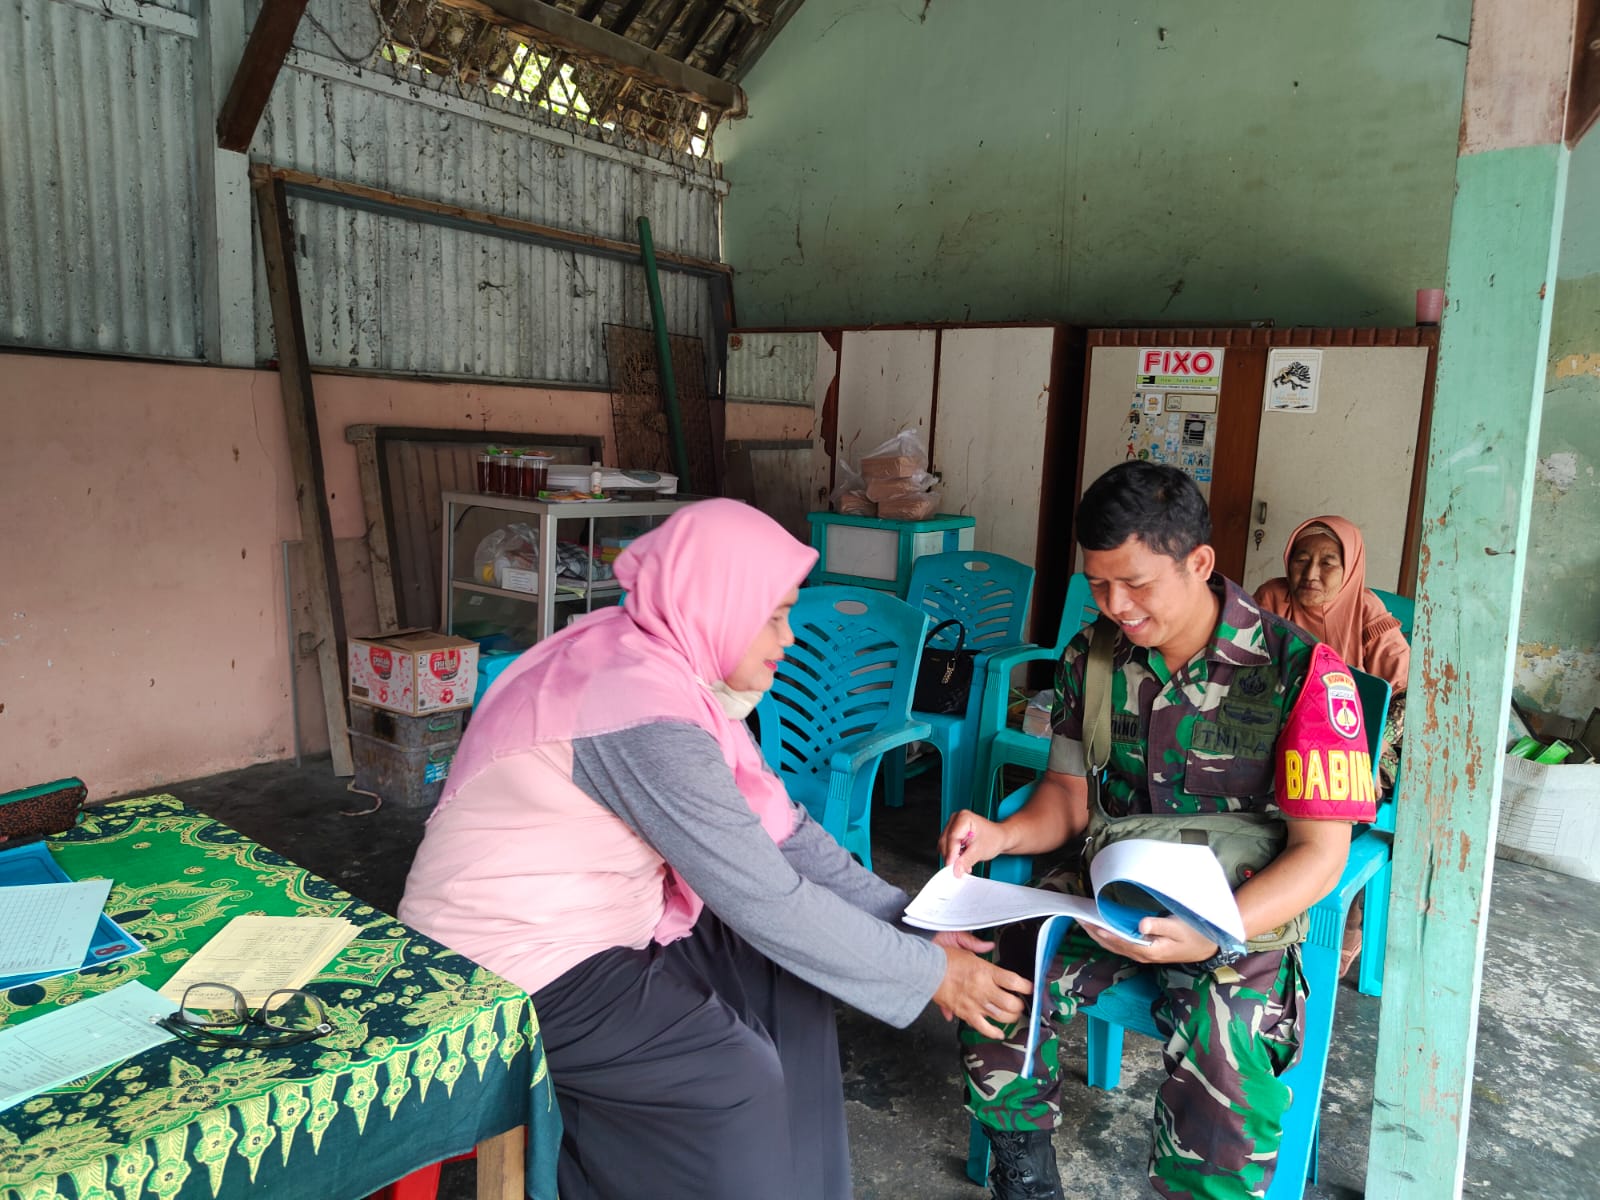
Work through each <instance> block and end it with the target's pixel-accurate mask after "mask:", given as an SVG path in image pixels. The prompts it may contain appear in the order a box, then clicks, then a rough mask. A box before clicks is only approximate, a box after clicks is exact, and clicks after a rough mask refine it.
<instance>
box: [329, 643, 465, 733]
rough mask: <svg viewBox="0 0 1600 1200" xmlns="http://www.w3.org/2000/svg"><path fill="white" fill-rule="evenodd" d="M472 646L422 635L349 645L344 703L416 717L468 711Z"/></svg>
mask: <svg viewBox="0 0 1600 1200" xmlns="http://www.w3.org/2000/svg"><path fill="white" fill-rule="evenodd" d="M477 686H478V643H477V642H474V641H472V640H470V639H468V638H460V637H451V636H449V635H448V634H443V633H434V632H433V631H431V630H426V629H406V630H402V631H401V632H399V633H390V634H384V635H383V636H382V637H370V638H351V639H350V698H351V699H352V700H359V701H360V702H361V703H363V704H370V705H372V706H373V707H374V708H387V709H388V710H389V711H391V712H397V713H405V714H406V715H407V716H416V715H417V714H419V713H430V712H440V711H442V710H443V709H447V708H471V707H472V697H473V694H474V692H475V691H476V690H477Z"/></svg>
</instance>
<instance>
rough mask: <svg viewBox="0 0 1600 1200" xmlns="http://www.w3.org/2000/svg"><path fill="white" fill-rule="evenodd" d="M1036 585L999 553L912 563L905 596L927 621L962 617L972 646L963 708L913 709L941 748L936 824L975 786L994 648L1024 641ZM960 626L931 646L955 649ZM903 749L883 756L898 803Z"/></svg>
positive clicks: (1029, 571) (890, 792)
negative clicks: (949, 710)
mask: <svg viewBox="0 0 1600 1200" xmlns="http://www.w3.org/2000/svg"><path fill="white" fill-rule="evenodd" d="M1032 590H1033V568H1032V567H1030V566H1028V565H1027V564H1025V563H1020V562H1018V561H1017V560H1016V559H1014V558H1007V557H1006V556H1005V555H1003V554H986V553H984V552H982V551H978V550H954V551H950V552H947V553H945V554H926V555H923V556H922V557H921V558H919V559H917V560H916V563H915V564H914V565H913V566H912V569H911V584H910V587H909V588H908V589H907V592H906V603H907V604H909V605H911V607H912V608H917V609H921V610H922V611H923V612H925V613H926V614H927V615H928V629H929V631H930V634H932V630H933V629H934V628H935V627H936V626H937V625H938V624H939V622H941V621H950V620H955V621H960V622H961V623H962V625H963V626H965V628H966V648H967V649H968V650H972V651H975V652H976V653H977V657H976V658H975V659H974V661H973V671H972V690H971V691H970V692H969V693H968V694H967V707H966V710H965V711H964V712H960V713H949V714H945V713H926V712H918V711H916V710H915V709H913V710H912V716H913V717H914V718H915V719H916V720H918V721H923V722H925V723H926V724H927V725H928V727H929V728H930V729H931V730H932V731H933V732H932V734H931V735H930V736H929V737H928V738H927V739H926V740H927V741H929V742H931V743H932V744H933V746H934V747H935V748H936V749H937V750H938V751H939V759H940V764H941V767H940V777H939V828H941V829H943V828H944V826H945V824H946V823H947V822H948V821H949V820H950V817H951V815H952V814H953V813H954V812H955V811H956V809H958V808H961V807H964V806H965V805H966V804H967V802H968V797H969V796H971V794H972V773H973V769H974V764H975V761H976V753H975V751H976V746H977V742H978V724H979V714H980V711H981V709H982V707H983V705H982V700H983V689H984V688H985V687H986V686H988V684H987V680H988V672H987V670H986V668H987V665H988V661H989V658H990V656H991V655H992V654H994V653H996V652H1001V651H1008V650H1013V649H1016V648H1018V647H1019V646H1021V645H1022V644H1024V643H1023V639H1024V637H1025V636H1026V632H1027V628H1028V596H1029V593H1030V592H1032ZM956 641H957V632H956V630H954V629H943V630H940V631H939V632H938V634H937V635H932V636H931V637H930V640H929V641H928V643H927V644H928V646H930V647H937V648H938V649H941V650H953V649H955V646H956ZM905 777H906V764H905V756H904V755H901V754H892V755H890V756H889V758H888V759H887V760H886V762H885V764H884V777H883V792H884V800H885V802H886V803H887V804H889V805H890V806H891V807H899V805H900V804H901V802H902V800H903V798H904V795H905Z"/></svg>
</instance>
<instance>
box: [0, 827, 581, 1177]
mask: <svg viewBox="0 0 1600 1200" xmlns="http://www.w3.org/2000/svg"><path fill="white" fill-rule="evenodd" d="M50 849H51V852H52V853H53V854H54V855H55V857H56V861H57V862H59V863H60V864H61V866H62V867H63V868H64V869H65V870H66V872H67V874H68V875H70V876H71V877H72V878H74V879H86V878H92V877H109V878H110V879H112V880H113V887H112V890H111V897H110V899H109V900H108V901H107V904H106V911H107V912H108V913H110V914H111V916H112V917H113V918H115V919H116V920H117V921H118V922H119V923H120V924H122V926H123V927H124V928H125V929H127V930H128V931H129V932H130V933H132V934H134V935H135V936H136V937H138V938H139V939H140V940H141V941H142V942H143V943H144V945H145V950H144V952H143V953H142V954H136V955H134V956H132V957H130V958H125V959H122V960H120V961H118V962H115V963H110V964H107V965H106V966H103V967H98V968H95V969H93V970H91V971H86V972H80V973H78V974H74V975H66V976H62V977H60V978H57V979H51V980H47V981H45V982H43V983H37V984H30V985H28V986H25V987H19V988H14V989H12V990H10V991H7V992H0V1025H10V1024H12V1023H14V1022H19V1021H24V1020H27V1019H28V1018H29V1017H30V1016H31V1015H36V1014H37V1013H40V1012H43V1011H47V1010H49V1009H51V1008H54V1007H56V1006H58V1005H62V1004H70V1003H72V1002H74V1001H76V1000H79V999H82V998H84V997H86V996H90V995H94V994H96V993H99V992H103V991H106V990H108V989H110V988H113V987H115V986H117V985H118V984H120V983H124V982H127V981H129V980H135V979H137V980H140V981H141V982H143V983H145V984H147V985H148V986H150V987H152V988H159V987H160V986H161V985H162V984H164V983H165V982H166V981H167V980H168V979H169V978H170V977H171V976H172V975H173V973H174V972H176V971H177V969H178V967H179V966H181V965H182V963H183V961H184V960H185V959H186V958H187V957H188V956H189V955H190V954H192V953H193V952H194V951H195V950H196V949H198V948H199V947H200V946H202V945H203V944H204V943H205V942H206V940H207V939H208V938H209V937H211V935H212V934H214V933H216V932H217V931H218V930H219V929H221V928H222V926H223V925H225V924H226V923H227V922H228V921H229V920H230V919H232V918H233V917H236V916H238V915H240V914H241V913H262V914H266V915H270V916H315V917H344V918H345V919H346V920H349V921H352V922H354V923H355V924H356V925H357V926H359V927H360V931H361V932H360V934H359V936H358V937H357V938H356V940H355V941H353V942H351V943H350V945H349V946H348V947H347V948H346V949H345V950H344V951H343V952H342V953H341V954H340V955H339V956H338V958H336V959H335V960H334V961H333V962H332V963H330V964H329V965H328V967H327V968H326V969H324V970H323V971H322V972H321V973H320V974H319V975H317V976H316V977H315V979H314V980H313V981H312V982H311V983H310V984H309V985H308V990H310V991H313V992H315V993H316V994H317V995H318V996H320V997H321V998H322V1000H323V1002H324V1004H325V1005H326V1006H327V1009H328V1014H329V1020H330V1021H331V1023H332V1024H333V1026H334V1032H333V1033H332V1034H331V1035H329V1036H327V1037H324V1038H322V1039H321V1040H319V1041H315V1042H307V1043H302V1044H301V1045H297V1046H288V1047H280V1048H272V1049H235V1048H214V1049H211V1048H200V1047H196V1046H193V1045H190V1044H188V1043H186V1042H182V1041H174V1042H169V1043H167V1044H165V1045H162V1046H158V1047H156V1048H155V1049H153V1050H150V1051H147V1052H145V1053H143V1054H140V1055H138V1056H137V1057H135V1058H132V1059H128V1060H125V1061H123V1062H120V1063H117V1064H115V1065H113V1066H111V1067H108V1068H106V1069H105V1070H103V1071H100V1072H98V1073H96V1074H95V1075H93V1076H91V1077H89V1078H87V1079H83V1080H79V1081H77V1082H75V1083H74V1084H71V1085H69V1086H68V1087H65V1088H62V1089H58V1090H55V1091H52V1092H47V1093H45V1094H44V1095H41V1096H37V1097H35V1098H33V1099H32V1100H28V1101H25V1102H23V1103H22V1104H20V1105H17V1106H16V1107H14V1108H12V1109H10V1110H8V1111H6V1112H3V1113H0V1197H3V1198H4V1200H47V1198H51V1197H62V1198H63V1200H135V1198H140V1197H160V1198H161V1200H229V1198H232V1197H237V1196H246V1195H249V1196H251V1197H268V1198H270V1200H355V1198H357V1197H362V1196H365V1195H367V1194H368V1193H370V1192H372V1191H375V1190H377V1189H378V1188H380V1187H382V1186H383V1185H384V1184H386V1183H388V1182H390V1181H391V1180H393V1179H396V1178H398V1177H400V1176H402V1175H405V1174H407V1173H409V1172H410V1171H412V1170H414V1169H416V1168H418V1167H421V1166H425V1165H427V1164H428V1163H431V1162H437V1161H439V1160H440V1159H443V1158H447V1157H450V1156H451V1155H454V1154H460V1153H464V1152H465V1151H467V1150H469V1149H471V1148H472V1147H473V1146H474V1145H476V1144H477V1143H479V1142H482V1141H485V1140H487V1139H489V1138H491V1137H493V1136H495V1135H497V1134H501V1133H504V1132H506V1131H507V1130H510V1129H513V1128H515V1127H516V1126H518V1125H526V1126H527V1128H528V1142H527V1145H528V1150H527V1179H526V1183H527V1188H528V1194H529V1195H530V1196H533V1197H535V1198H536V1200H554V1197H555V1160H556V1151H557V1148H558V1146H559V1143H560V1131H561V1122H560V1117H559V1115H558V1113H557V1110H556V1104H555V1096H554V1093H553V1091H552V1090H551V1087H550V1080H549V1076H548V1074H547V1072H546V1070H545V1061H544V1051H543V1047H542V1044H541V1042H540V1040H539V1028H538V1022H537V1019H536V1018H535V1016H534V1013H533V1009H532V1006H531V1004H530V1003H529V1001H528V997H527V994H526V993H525V992H523V991H521V990H520V989H518V988H516V987H514V986H512V985H511V984H509V983H507V982H505V981H504V980H503V979H501V978H500V977H499V976H497V975H494V974H491V973H490V972H488V971H485V970H483V969H482V968H480V967H478V966H477V965H476V964H474V963H472V962H470V961H469V960H467V959H464V958H462V957H461V956H460V955H458V954H456V953H454V952H453V951H450V950H447V949H446V948H444V947H443V946H441V945H440V944H439V943H437V942H434V941H431V940H430V939H428V938H426V937H423V936H422V935H421V934H419V933H418V932H416V930H414V929H411V928H409V927H408V926H406V925H404V924H402V923H401V922H399V921H398V920H396V919H395V918H394V917H391V916H389V915H387V914H386V913H383V912H380V911H379V910H377V909H375V908H373V907H372V906H370V905H367V904H363V903H361V902H360V901H359V900H355V899H354V898H352V897H351V896H350V895H349V894H348V893H346V892H342V891H340V890H339V889H338V888H336V887H334V886H333V885H332V884H330V883H328V882H327V881H326V880H324V879H320V878H318V877H317V876H315V875H312V874H311V873H310V872H308V871H305V870H303V869H302V868H300V867H297V866H295V865H294V864H293V863H291V862H289V861H288V860H287V859H285V858H283V857H282V856H281V855H279V854H275V853H273V852H272V851H270V850H267V849H265V848H264V847H262V846H259V845H257V844H256V843H254V842H252V841H250V840H249V839H248V838H246V837H245V836H244V835H242V834H240V833H239V832H237V831H236V830H233V829H230V828H229V827H228V826H226V825H224V824H222V823H221V822H220V821H215V820H212V819H211V818H209V817H206V816H204V815H202V814H200V813H198V812H195V811H193V810H191V809H188V808H185V807H184V806H183V805H181V804H179V803H178V802H177V801H176V800H175V799H173V798H172V797H171V796H152V797H148V798H145V799H140V800H128V801H122V802H119V803H116V804H109V805H103V806H99V807H94V808H90V809H86V810H84V815H83V819H82V822H81V823H80V824H79V826H78V827H77V828H75V829H73V830H72V831H70V832H69V833H66V834H63V835H62V836H60V837H57V838H53V839H51V841H50ZM221 982H226V981H221Z"/></svg>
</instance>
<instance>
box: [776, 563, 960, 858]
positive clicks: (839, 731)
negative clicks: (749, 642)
mask: <svg viewBox="0 0 1600 1200" xmlns="http://www.w3.org/2000/svg"><path fill="white" fill-rule="evenodd" d="M927 623H928V619H927V617H925V616H924V615H923V614H922V613H920V612H918V611H917V610H916V609H914V608H912V607H911V606H910V605H909V604H907V603H906V602H905V601H904V600H901V599H900V598H899V597H897V596H891V595H890V594H889V593H887V592H880V591H875V590H873V589H871V588H855V587H810V588H801V589H800V598H799V600H798V601H797V602H796V603H795V606H794V608H793V609H791V610H790V612H789V625H790V628H792V629H793V630H794V638H795V642H794V645H792V646H790V647H789V649H788V650H787V651H786V652H785V655H784V659H783V662H781V663H780V664H779V665H778V671H777V677H776V678H775V680H774V681H773V684H772V688H771V690H770V691H768V692H767V694H766V695H765V696H764V697H762V699H761V703H760V704H758V705H757V706H756V719H757V721H758V722H759V724H760V739H761V752H762V754H763V755H764V756H765V758H766V760H767V765H768V766H770V767H771V768H772V769H773V770H774V771H776V772H778V774H779V776H780V777H781V778H782V779H783V782H784V785H785V786H786V787H787V788H788V789H789V795H790V796H792V797H793V798H794V799H795V800H796V801H798V802H799V803H800V804H802V805H804V806H805V809H806V811H807V812H809V813H810V814H811V816H812V817H813V818H814V819H815V820H816V821H817V822H818V823H820V824H821V825H822V827H823V828H824V829H826V830H827V831H828V832H829V833H830V834H832V835H833V836H834V838H835V839H836V840H837V841H838V842H839V844H840V845H842V846H843V847H844V848H845V849H846V850H848V851H850V853H852V854H854V855H855V856H856V857H857V858H858V859H860V860H861V863H862V865H863V866H865V867H867V868H869V869H870V868H871V866H872V846H871V825H870V817H871V800H872V785H873V782H874V781H875V780H876V779H877V775H878V763H879V762H880V760H881V759H882V758H883V756H884V754H885V753H887V752H888V751H891V750H898V749H900V748H901V747H903V746H907V745H909V744H910V743H912V742H916V741H923V740H925V739H926V738H927V737H928V735H929V734H930V733H931V732H932V731H931V730H930V729H929V727H928V725H927V724H926V722H923V721H914V720H912V719H911V688H912V684H913V682H914V681H915V680H916V677H917V662H918V659H919V658H920V657H921V655H922V639H923V636H924V634H925V633H926V630H927Z"/></svg>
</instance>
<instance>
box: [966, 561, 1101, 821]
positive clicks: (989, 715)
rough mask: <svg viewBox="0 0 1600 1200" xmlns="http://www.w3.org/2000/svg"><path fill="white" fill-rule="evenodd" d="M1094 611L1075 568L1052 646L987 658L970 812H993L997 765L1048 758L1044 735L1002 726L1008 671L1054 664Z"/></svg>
mask: <svg viewBox="0 0 1600 1200" xmlns="http://www.w3.org/2000/svg"><path fill="white" fill-rule="evenodd" d="M1099 614H1100V610H1099V608H1097V607H1096V606H1095V602H1094V597H1093V596H1092V595H1090V593H1089V581H1088V579H1086V578H1085V577H1084V575H1083V573H1082V572H1079V573H1077V574H1075V575H1073V577H1072V581H1071V582H1070V583H1069V584H1068V585H1067V600H1066V603H1065V604H1063V605H1062V607H1061V626H1060V630H1059V632H1058V633H1057V634H1056V644H1055V645H1054V646H1035V645H1024V646H1018V647H1015V648H1013V649H1010V650H999V651H996V652H995V653H994V654H992V655H990V656H989V659H988V662H987V664H986V670H985V675H986V678H985V680H984V684H983V692H982V694H981V696H980V699H979V703H980V707H979V713H978V731H977V736H976V737H975V739H974V741H973V746H974V748H975V750H976V755H975V767H974V770H973V773H972V786H971V789H970V791H969V792H968V804H969V807H971V809H972V811H973V812H975V813H977V814H978V815H980V816H985V817H986V816H988V815H989V814H990V813H991V812H993V811H994V793H995V786H996V784H997V783H998V782H999V778H1000V772H1001V770H1002V769H1003V768H1005V767H1008V766H1017V767H1022V768H1024V769H1026V770H1029V771H1043V770H1044V768H1045V764H1046V763H1047V762H1048V761H1049V758H1050V739H1049V738H1047V737H1034V736H1033V735H1031V734H1026V733H1023V732H1022V730H1020V729H1012V728H1010V727H1009V726H1008V725H1007V724H1006V707H1007V705H1008V703H1009V702H1010V699H1011V673H1012V672H1013V671H1015V670H1016V669H1017V668H1018V667H1020V666H1024V665H1026V664H1028V663H1032V662H1051V663H1054V662H1059V661H1060V659H1061V656H1062V654H1064V653H1065V652H1066V649H1067V643H1068V642H1070V641H1071V640H1072V639H1073V637H1074V636H1075V635H1076V634H1077V632H1078V630H1080V629H1082V628H1083V627H1084V626H1085V625H1088V624H1089V623H1090V622H1092V621H1093V620H1094V619H1095V618H1096V617H1097V616H1099Z"/></svg>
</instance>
